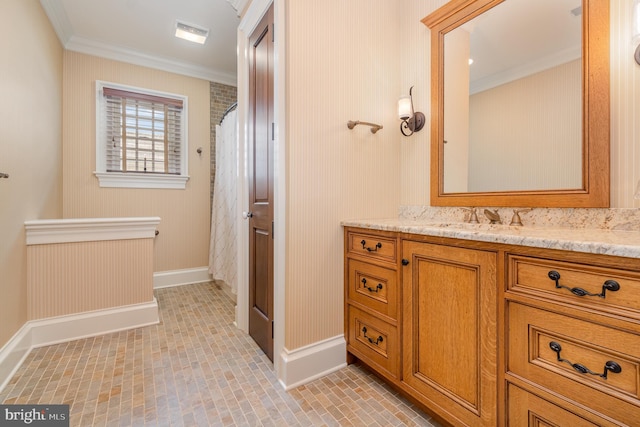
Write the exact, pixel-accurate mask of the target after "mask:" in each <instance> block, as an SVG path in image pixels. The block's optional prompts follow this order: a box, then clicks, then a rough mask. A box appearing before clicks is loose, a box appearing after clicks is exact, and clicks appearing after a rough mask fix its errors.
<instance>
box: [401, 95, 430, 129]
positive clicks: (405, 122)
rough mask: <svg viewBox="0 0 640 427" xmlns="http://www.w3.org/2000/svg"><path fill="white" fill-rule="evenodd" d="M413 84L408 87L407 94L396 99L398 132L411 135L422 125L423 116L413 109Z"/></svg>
mask: <svg viewBox="0 0 640 427" xmlns="http://www.w3.org/2000/svg"><path fill="white" fill-rule="evenodd" d="M412 92H413V86H411V88H410V89H409V96H403V97H402V98H400V100H398V117H400V120H401V123H400V132H402V134H403V135H404V136H411V135H413V133H414V132H418V131H420V130H421V129H422V128H423V127H424V122H425V117H424V114H422V113H421V112H419V111H416V112H414V111H413V94H412Z"/></svg>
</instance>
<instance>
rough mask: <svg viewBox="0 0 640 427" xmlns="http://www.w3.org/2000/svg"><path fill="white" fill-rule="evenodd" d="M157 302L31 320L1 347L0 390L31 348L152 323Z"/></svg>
mask: <svg viewBox="0 0 640 427" xmlns="http://www.w3.org/2000/svg"><path fill="white" fill-rule="evenodd" d="M159 322H160V317H159V314H158V302H157V301H156V299H155V298H154V299H153V301H152V302H148V303H142V304H134V305H129V306H124V307H117V308H110V309H106V310H96V311H90V312H86V313H79V314H70V315H67V316H59V317H51V318H47V319H39V320H31V321H28V322H27V323H25V324H24V325H23V326H22V328H20V330H19V331H18V332H17V333H16V334H15V335H14V336H13V337H12V338H11V339H10V340H9V342H7V343H6V344H5V345H4V346H3V347H2V348H1V349H0V391H2V389H3V388H4V387H5V386H6V385H7V383H8V382H9V380H10V379H11V377H12V376H13V375H14V374H15V372H16V371H17V370H18V368H19V367H20V365H21V364H22V363H23V362H24V359H25V358H26V357H27V355H28V354H29V353H30V352H31V350H33V349H34V348H38V347H44V346H47V345H52V344H59V343H62V342H68V341H74V340H79V339H83V338H88V337H93V336H97V335H104V334H110V333H113V332H119V331H124V330H128V329H134V328H141V327H144V326H149V325H155V324H158V323H159Z"/></svg>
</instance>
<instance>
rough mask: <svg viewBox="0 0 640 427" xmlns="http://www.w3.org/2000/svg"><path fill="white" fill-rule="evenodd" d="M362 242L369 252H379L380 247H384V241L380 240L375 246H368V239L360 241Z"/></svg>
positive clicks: (363, 247)
mask: <svg viewBox="0 0 640 427" xmlns="http://www.w3.org/2000/svg"><path fill="white" fill-rule="evenodd" d="M360 244H362V249H366V250H368V251H369V252H377V251H378V249H380V248H381V247H382V243H380V242H378V243H377V244H376V245H375V246H374V247H373V248H368V247H366V246H367V241H366V240H364V239H362V241H361V242H360Z"/></svg>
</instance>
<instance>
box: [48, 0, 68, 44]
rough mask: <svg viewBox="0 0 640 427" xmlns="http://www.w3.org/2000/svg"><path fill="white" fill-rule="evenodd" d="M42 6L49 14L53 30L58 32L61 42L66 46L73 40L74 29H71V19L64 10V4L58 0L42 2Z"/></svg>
mask: <svg viewBox="0 0 640 427" xmlns="http://www.w3.org/2000/svg"><path fill="white" fill-rule="evenodd" d="M40 4H41V5H42V8H43V9H44V11H45V13H46V14H47V17H48V18H49V21H50V22H51V25H52V26H53V29H54V30H55V31H56V34H57V35H58V38H59V39H60V42H61V43H62V45H63V46H64V45H66V44H67V42H68V41H69V40H70V39H71V35H72V34H73V28H72V27H71V22H69V17H68V16H67V13H66V12H65V10H64V6H63V5H62V2H61V1H56V0H40Z"/></svg>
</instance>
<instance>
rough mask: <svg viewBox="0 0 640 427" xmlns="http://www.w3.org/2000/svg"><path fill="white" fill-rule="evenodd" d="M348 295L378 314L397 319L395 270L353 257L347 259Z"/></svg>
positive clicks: (350, 298)
mask: <svg viewBox="0 0 640 427" xmlns="http://www.w3.org/2000/svg"><path fill="white" fill-rule="evenodd" d="M347 264H348V270H349V279H348V285H347V286H349V291H348V297H349V300H350V302H357V303H359V304H362V305H364V306H366V307H369V308H371V309H373V310H375V311H377V312H378V313H380V314H383V315H385V316H388V317H390V318H392V319H394V320H397V315H398V281H397V278H396V277H397V272H396V271H395V270H391V269H389V268H384V267H380V266H377V265H373V264H368V263H366V262H362V261H358V260H355V259H348V261H347Z"/></svg>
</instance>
